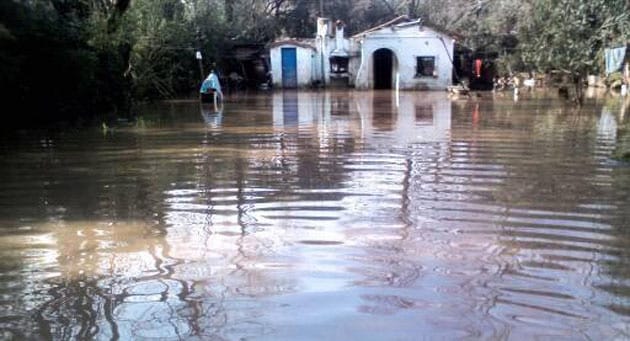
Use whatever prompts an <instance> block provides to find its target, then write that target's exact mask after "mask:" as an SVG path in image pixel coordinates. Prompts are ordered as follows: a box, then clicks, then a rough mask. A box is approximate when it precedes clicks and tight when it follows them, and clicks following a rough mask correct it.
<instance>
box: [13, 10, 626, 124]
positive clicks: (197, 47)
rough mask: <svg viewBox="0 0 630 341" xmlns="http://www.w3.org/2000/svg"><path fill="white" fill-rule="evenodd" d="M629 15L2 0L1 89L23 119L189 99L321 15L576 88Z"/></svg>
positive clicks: (122, 111)
mask: <svg viewBox="0 0 630 341" xmlns="http://www.w3.org/2000/svg"><path fill="white" fill-rule="evenodd" d="M629 13H630V3H628V2H627V1H625V0H596V1H592V0H530V1H520V0H496V1H478V0H448V1H443V0H326V1H311V0H257V1H252V0H182V1H175V0H31V1H16V0H8V1H2V2H1V3H0V91H2V94H3V98H5V99H6V100H7V101H8V103H5V105H12V106H17V107H18V108H19V109H18V110H19V111H20V112H21V113H22V114H21V115H14V116H15V117H16V118H17V119H18V120H19V121H21V122H18V123H20V124H29V125H30V124H33V123H35V122H38V123H48V122H55V121H59V120H72V119H76V118H77V117H81V118H82V120H90V119H94V118H95V117H97V116H98V115H102V114H104V113H106V114H109V115H112V116H116V117H121V116H122V117H124V116H126V115H128V114H129V112H130V111H129V108H130V104H131V103H132V101H133V100H145V99H157V98H173V97H177V96H182V95H189V94H191V93H192V92H193V91H194V90H195V89H196V87H197V86H198V83H199V80H200V78H201V77H202V76H203V75H201V74H200V73H202V72H203V70H208V69H209V67H210V65H212V63H217V65H218V67H219V68H220V69H221V68H222V67H225V68H226V69H227V68H228V65H227V64H228V63H227V60H226V58H225V52H226V51H229V50H230V48H231V47H233V46H235V45H236V44H241V43H250V44H264V43H267V42H269V41H270V40H272V39H274V38H276V37H279V36H311V35H312V34H313V32H314V30H315V22H316V20H315V18H316V17H318V16H321V15H323V16H327V17H331V18H333V19H335V20H337V19H339V20H342V21H344V22H345V23H346V24H347V31H348V32H349V33H350V34H352V33H355V32H358V31H361V30H363V29H366V28H369V27H372V26H374V25H377V24H380V23H382V22H384V21H387V20H389V19H391V18H392V17H394V16H398V15H408V16H410V17H420V18H422V19H423V20H424V22H426V23H427V24H430V25H432V26H435V27H437V28H439V29H442V30H446V31H447V32H452V33H454V34H456V35H457V36H458V37H461V39H460V41H461V43H462V44H464V45H466V46H468V47H470V48H471V49H473V50H474V51H483V52H484V53H492V54H494V55H497V56H499V59H498V65H499V66H500V68H502V70H504V71H506V72H507V71H509V72H511V71H526V72H527V71H529V72H532V71H539V72H547V71H550V70H559V71H561V72H564V73H565V74H566V75H568V76H569V77H571V78H572V79H573V80H574V81H575V83H576V85H577V86H576V89H578V90H579V89H580V88H581V82H582V80H583V79H584V77H585V76H586V75H587V74H588V73H591V72H597V71H599V70H602V66H603V59H602V51H603V49H604V48H606V47H608V46H612V45H618V44H622V43H627V42H628V41H629V40H630V14H629ZM197 51H200V52H201V53H202V56H203V60H202V63H201V64H198V61H197V60H196V59H195V53H196V52H197ZM578 92H579V91H578ZM578 95H580V94H578Z"/></svg>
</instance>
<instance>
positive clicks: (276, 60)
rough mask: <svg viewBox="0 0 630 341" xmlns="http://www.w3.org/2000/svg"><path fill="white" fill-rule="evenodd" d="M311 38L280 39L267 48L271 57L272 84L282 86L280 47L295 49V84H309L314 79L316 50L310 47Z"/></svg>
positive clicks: (302, 85) (306, 85)
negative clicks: (298, 39)
mask: <svg viewBox="0 0 630 341" xmlns="http://www.w3.org/2000/svg"><path fill="white" fill-rule="evenodd" d="M312 45H313V42H312V39H311V40H310V41H309V40H300V41H297V40H282V41H277V42H275V43H274V44H273V45H272V47H271V48H270V50H269V57H270V59H271V77H272V81H273V86H274V87H277V88H281V87H283V84H282V49H285V48H288V49H295V50H296V59H297V86H298V87H308V86H311V84H312V83H313V80H314V75H313V69H314V68H315V66H314V62H315V53H316V50H315V48H314V47H312Z"/></svg>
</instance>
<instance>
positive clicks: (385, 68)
mask: <svg viewBox="0 0 630 341" xmlns="http://www.w3.org/2000/svg"><path fill="white" fill-rule="evenodd" d="M373 61H374V64H373V70H372V71H373V75H374V89H391V88H393V86H394V72H395V69H396V57H395V55H394V52H392V50H390V49H378V50H376V51H374V54H373Z"/></svg>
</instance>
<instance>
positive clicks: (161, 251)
mask: <svg viewBox="0 0 630 341" xmlns="http://www.w3.org/2000/svg"><path fill="white" fill-rule="evenodd" d="M236 96H237V95H234V96H233V97H231V98H230V97H229V96H228V98H226V101H225V103H223V105H222V106H220V107H218V108H214V107H207V106H201V107H200V106H199V104H198V103H196V102H190V103H186V102H180V103H168V104H164V105H162V106H153V107H147V108H145V109H144V111H143V112H142V114H143V117H144V118H145V119H146V121H147V122H151V124H147V125H146V126H144V127H120V128H117V129H113V130H112V131H109V132H107V133H105V134H103V133H102V132H90V131H87V132H74V133H66V134H60V135H58V136H51V137H48V138H46V139H41V138H40V137H39V136H38V137H37V138H32V139H30V140H29V139H28V138H26V139H23V140H21V141H20V143H16V144H14V145H11V146H6V148H5V149H3V152H2V154H1V155H0V162H1V163H2V167H0V177H1V178H2V179H4V181H3V182H2V183H0V217H2V218H1V219H0V246H1V247H0V250H1V251H0V255H1V256H2V261H0V269H1V275H0V307H1V309H0V335H1V337H2V338H6V339H10V338H18V339H37V338H44V339H75V338H78V339H138V338H160V339H191V338H192V339H195V338H199V339H241V338H243V339H244V338H263V339H299V338H304V337H308V338H318V339H320V338H321V339H330V338H339V337H342V338H344V339H345V338H351V339H365V338H368V339H369V338H373V336H374V335H380V336H382V337H383V338H387V339H413V338H415V337H417V335H419V334H421V335H426V336H427V337H430V338H448V339H450V338H462V337H463V338H466V337H471V338H482V339H488V338H490V339H495V338H510V337H511V338H517V339H520V338H528V339H529V338H537V337H539V338H555V337H569V338H572V339H575V338H578V339H580V338H598V339H610V338H615V337H617V338H627V337H629V335H628V325H630V324H629V322H630V320H629V317H630V314H629V311H630V308H629V307H630V294H629V291H628V288H629V284H628V283H629V282H628V281H629V280H630V276H629V274H628V271H626V270H625V269H628V268H629V265H630V263H629V262H630V256H628V252H627V251H626V250H627V249H628V247H627V246H628V242H629V239H628V233H627V231H626V230H627V226H628V222H629V217H628V213H627V212H626V211H627V210H626V209H625V207H627V205H628V202H629V198H628V193H630V168H629V167H626V166H624V165H623V163H619V162H617V161H614V160H613V158H612V155H613V154H614V153H615V150H616V149H617V148H619V146H620V145H622V144H623V143H625V142H623V141H625V140H624V139H625V137H626V136H627V134H626V130H624V129H625V128H624V127H626V126H627V117H626V115H625V113H622V111H623V110H621V109H620V108H623V107H620V108H618V107H617V106H616V104H614V105H610V104H609V103H608V102H607V101H602V100H601V99H600V98H599V97H595V98H593V99H592V101H591V102H590V103H589V104H588V105H587V106H586V107H585V108H583V109H582V110H580V111H575V110H573V109H571V108H569V107H567V106H566V105H563V103H562V102H561V101H559V100H558V99H556V98H551V97H548V96H546V95H545V94H541V93H535V92H532V93H524V94H522V95H521V96H520V97H519V99H518V101H514V99H513V98H511V97H510V96H505V98H504V97H502V95H501V94H495V95H491V94H484V96H483V97H478V98H473V99H468V98H466V99H449V98H448V97H447V96H446V94H443V93H431V92H401V93H400V94H399V95H398V96H397V95H396V94H395V93H393V92H389V91H373V92H370V91H366V92H352V91H339V92H323V91H322V92H274V93H272V94H249V95H238V96H240V97H236ZM613 102H614V99H613ZM615 103H616V102H615ZM200 114H201V117H200ZM377 333H378V334H377Z"/></svg>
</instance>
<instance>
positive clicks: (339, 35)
mask: <svg viewBox="0 0 630 341" xmlns="http://www.w3.org/2000/svg"><path fill="white" fill-rule="evenodd" d="M343 26H344V25H343V21H341V20H337V22H336V23H335V43H336V44H335V48H336V49H338V50H343V48H344V46H343Z"/></svg>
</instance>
